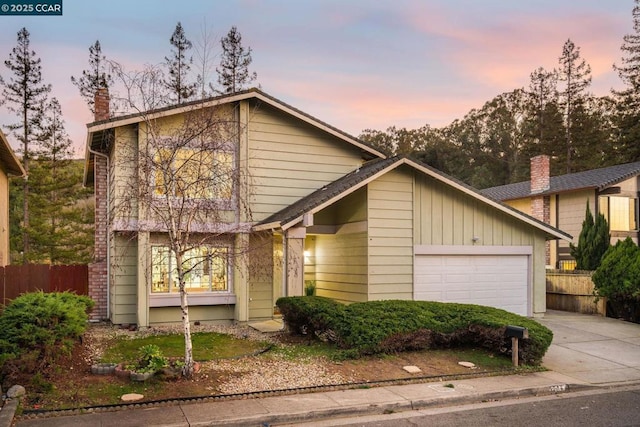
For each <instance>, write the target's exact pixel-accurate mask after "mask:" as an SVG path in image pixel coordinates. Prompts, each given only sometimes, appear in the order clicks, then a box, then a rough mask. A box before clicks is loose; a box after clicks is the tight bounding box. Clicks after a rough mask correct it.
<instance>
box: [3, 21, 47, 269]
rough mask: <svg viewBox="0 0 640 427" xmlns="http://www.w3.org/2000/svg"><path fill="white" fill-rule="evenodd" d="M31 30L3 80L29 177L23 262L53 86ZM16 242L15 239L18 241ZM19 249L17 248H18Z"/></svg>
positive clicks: (23, 31) (24, 31) (24, 193)
mask: <svg viewBox="0 0 640 427" xmlns="http://www.w3.org/2000/svg"><path fill="white" fill-rule="evenodd" d="M29 44H30V41H29V32H28V31H27V29H26V28H22V29H21V30H20V31H18V41H17V45H16V47H14V48H13V50H12V51H11V53H10V54H9V59H8V60H6V61H4V64H5V66H6V67H7V68H8V69H9V70H10V71H11V72H12V73H13V76H12V77H10V78H9V81H8V82H7V81H5V80H4V79H2V81H1V83H2V86H3V88H2V97H3V99H4V102H6V103H7V104H8V109H9V111H11V112H13V113H15V114H16V115H17V116H18V117H19V118H20V120H19V121H18V122H16V123H14V124H11V125H9V129H10V130H11V131H13V133H14V135H15V137H16V138H17V139H18V141H19V142H20V149H19V150H18V152H19V153H20V154H21V155H22V165H23V167H24V169H25V172H26V176H25V179H24V181H23V183H22V203H23V208H22V224H21V230H22V242H21V246H22V248H21V249H22V254H23V262H24V263H26V262H27V260H28V258H29V235H28V233H27V230H28V229H29V190H30V180H29V167H30V159H31V157H32V151H33V150H34V145H37V132H38V129H39V126H40V124H41V121H42V115H43V107H44V105H45V104H46V99H47V95H48V94H49V92H50V91H51V86H50V85H47V84H44V83H42V67H41V65H40V58H38V57H36V53H35V52H34V51H33V50H31V48H30V47H29ZM14 241H15V240H14ZM14 250H15V251H17V248H14Z"/></svg>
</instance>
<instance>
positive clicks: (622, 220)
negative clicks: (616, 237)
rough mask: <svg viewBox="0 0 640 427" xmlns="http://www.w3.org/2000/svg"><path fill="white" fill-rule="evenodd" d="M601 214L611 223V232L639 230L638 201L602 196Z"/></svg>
mask: <svg viewBox="0 0 640 427" xmlns="http://www.w3.org/2000/svg"><path fill="white" fill-rule="evenodd" d="M598 202H599V204H600V212H601V213H602V214H603V215H604V217H605V218H606V219H607V222H609V229H610V230H611V231H635V230H637V229H638V219H637V218H638V209H637V205H638V199H635V198H631V197H622V196H601V197H600V198H599V200H598Z"/></svg>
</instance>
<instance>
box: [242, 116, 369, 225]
mask: <svg viewBox="0 0 640 427" xmlns="http://www.w3.org/2000/svg"><path fill="white" fill-rule="evenodd" d="M247 120H248V125H247V128H248V147H249V148H248V154H247V155H248V166H249V171H250V176H249V178H248V180H249V183H248V187H249V192H250V194H251V212H252V214H253V220H254V221H260V220H262V219H264V218H266V217H267V216H269V215H271V214H273V213H274V212H277V211H279V210H280V209H282V208H284V207H286V206H288V205H290V204H292V203H294V202H295V201H297V200H298V199H300V198H301V197H303V196H306V195H307V194H310V193H311V192H313V191H315V190H317V189H318V188H322V186H324V185H326V184H328V183H330V182H332V181H335V180H336V179H338V178H340V177H342V176H343V175H345V174H347V173H349V172H351V171H353V170H355V169H357V168H358V167H359V166H360V165H361V164H362V158H361V154H360V151H359V150H358V149H357V148H356V147H354V146H351V145H350V144H349V143H347V142H345V141H343V140H340V139H338V138H336V137H333V136H331V135H329V134H326V133H324V132H322V131H321V130H318V129H315V128H313V127H312V126H311V125H309V124H306V123H304V122H302V121H300V120H298V119H295V118H291V117H289V116H287V115H286V114H284V113H282V112H279V111H277V110H276V109H274V108H271V107H269V106H266V105H264V104H263V105H260V106H257V107H256V106H255V105H251V107H250V111H249V113H248V119H247Z"/></svg>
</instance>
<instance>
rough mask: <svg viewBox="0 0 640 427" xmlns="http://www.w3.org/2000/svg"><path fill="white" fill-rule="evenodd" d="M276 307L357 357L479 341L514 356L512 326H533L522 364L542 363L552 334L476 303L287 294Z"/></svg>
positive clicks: (295, 327)
mask: <svg viewBox="0 0 640 427" xmlns="http://www.w3.org/2000/svg"><path fill="white" fill-rule="evenodd" d="M276 305H277V306H278V308H279V309H280V312H281V313H282V314H283V318H284V321H285V323H286V324H287V326H288V327H289V329H290V331H291V332H292V333H298V334H299V333H307V334H309V335H311V336H323V337H329V338H330V339H329V340H330V341H333V342H335V343H336V344H337V345H338V346H339V347H340V348H343V349H346V350H348V351H350V352H352V353H354V354H355V355H357V356H359V355H367V354H378V353H395V352H400V351H408V350H422V349H431V348H448V347H458V346H465V345H476V346H480V347H483V348H486V349H488V350H490V351H493V352H497V353H504V354H510V352H511V339H510V338H506V337H505V329H506V326H507V325H515V326H522V327H525V328H527V329H528V330H529V338H528V339H524V340H521V341H520V345H519V358H520V360H521V361H522V362H523V363H527V364H533V365H536V364H539V363H540V362H541V361H542V357H543V356H544V354H545V353H546V351H547V349H548V348H549V345H551V340H552V339H553V333H552V332H551V330H549V329H548V328H546V327H545V326H543V325H541V324H539V323H538V322H536V321H535V320H532V319H529V318H527V317H523V316H519V315H517V314H513V313H510V312H507V311H505V310H501V309H497V308H493V307H484V306H479V305H473V304H456V303H440V302H431V301H400V300H386V301H370V302H364V303H353V304H350V305H348V306H346V305H342V304H340V303H337V302H335V301H333V300H330V299H328V298H323V297H284V298H280V299H279V300H278V301H277V302H276Z"/></svg>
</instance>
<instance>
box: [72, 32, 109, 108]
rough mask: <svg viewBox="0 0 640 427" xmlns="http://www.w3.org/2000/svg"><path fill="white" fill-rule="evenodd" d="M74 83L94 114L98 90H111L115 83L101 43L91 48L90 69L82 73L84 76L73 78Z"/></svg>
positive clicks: (96, 43)
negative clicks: (109, 71) (110, 87)
mask: <svg viewBox="0 0 640 427" xmlns="http://www.w3.org/2000/svg"><path fill="white" fill-rule="evenodd" d="M71 83H73V84H74V85H75V86H76V87H77V88H78V89H79V90H80V95H81V96H82V97H83V98H84V100H85V102H86V103H87V105H88V106H89V109H90V110H91V112H92V113H95V110H94V105H93V104H94V102H95V101H94V100H95V94H96V92H97V90H98V89H101V88H107V89H108V88H109V86H111V84H112V83H113V78H112V77H111V74H109V73H108V71H107V58H106V57H105V56H104V55H103V54H102V47H101V46H100V41H98V40H96V42H95V43H94V44H93V45H92V46H89V69H88V70H83V71H82V76H80V77H77V78H76V77H73V76H71Z"/></svg>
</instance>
